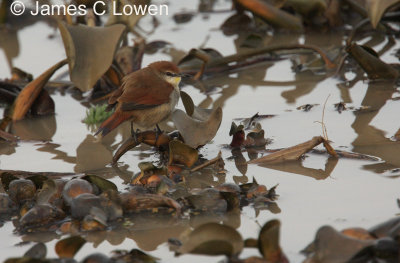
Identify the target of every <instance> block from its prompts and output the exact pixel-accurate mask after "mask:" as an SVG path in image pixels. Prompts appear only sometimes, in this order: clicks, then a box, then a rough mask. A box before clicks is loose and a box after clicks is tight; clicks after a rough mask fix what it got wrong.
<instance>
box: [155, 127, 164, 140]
mask: <svg viewBox="0 0 400 263" xmlns="http://www.w3.org/2000/svg"><path fill="white" fill-rule="evenodd" d="M162 133H163V131H162V130H161V129H160V126H158V124H156V144H157V141H158V137H159V136H160V135H161V134H162Z"/></svg>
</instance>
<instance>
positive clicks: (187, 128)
mask: <svg viewBox="0 0 400 263" xmlns="http://www.w3.org/2000/svg"><path fill="white" fill-rule="evenodd" d="M172 120H173V122H174V124H175V126H176V128H177V129H178V130H179V132H180V134H181V135H182V137H183V140H184V141H185V143H186V144H187V145H189V146H190V147H193V148H197V147H199V146H201V145H205V144H206V143H208V142H209V141H211V140H212V139H213V138H214V136H215V134H217V131H218V129H219V126H220V124H221V121H222V109H221V108H220V107H218V108H217V109H216V110H214V111H213V112H212V113H211V114H210V115H209V116H208V119H207V120H204V121H201V120H196V119H194V118H192V117H190V116H188V115H187V114H186V113H185V112H183V111H182V110H175V111H174V112H173V113H172Z"/></svg>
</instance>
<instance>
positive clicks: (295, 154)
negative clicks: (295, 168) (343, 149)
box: [248, 136, 324, 164]
mask: <svg viewBox="0 0 400 263" xmlns="http://www.w3.org/2000/svg"><path fill="white" fill-rule="evenodd" d="M323 141H324V138H323V137H322V136H315V137H313V138H312V139H311V140H309V141H306V142H303V143H301V144H297V145H295V146H292V147H289V148H285V149H282V150H280V151H277V152H274V153H271V154H269V155H267V156H264V157H261V158H258V159H254V160H251V161H249V162H248V163H255V164H264V163H278V162H284V161H294V160H298V159H300V158H301V157H302V156H303V154H305V153H307V152H309V151H310V150H312V149H313V148H314V147H315V146H317V145H319V144H320V143H322V142H323Z"/></svg>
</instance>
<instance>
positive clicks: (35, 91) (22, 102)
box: [11, 59, 67, 121]
mask: <svg viewBox="0 0 400 263" xmlns="http://www.w3.org/2000/svg"><path fill="white" fill-rule="evenodd" d="M65 64H67V60H66V59H64V60H62V61H60V62H58V63H57V64H55V65H54V66H52V67H51V68H49V69H48V70H46V71H45V72H44V73H42V75H40V76H39V77H37V78H36V79H34V80H32V81H31V82H30V83H28V84H27V85H26V86H25V87H24V88H23V89H22V91H21V92H20V93H19V95H18V97H17V99H16V100H15V102H14V106H13V113H12V117H11V118H12V119H13V120H14V121H17V120H21V119H23V118H24V117H25V115H26V113H27V112H28V110H29V109H30V108H31V106H32V104H33V103H34V102H35V100H36V98H37V97H38V96H39V94H40V92H41V91H42V89H43V87H44V85H46V83H47V81H49V79H50V77H51V76H52V75H53V74H54V72H56V71H57V70H58V69H59V68H61V67H62V66H64V65H65Z"/></svg>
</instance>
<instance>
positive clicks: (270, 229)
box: [258, 220, 288, 262]
mask: <svg viewBox="0 0 400 263" xmlns="http://www.w3.org/2000/svg"><path fill="white" fill-rule="evenodd" d="M280 226H281V223H280V222H279V220H271V221H269V222H267V223H266V224H265V225H264V226H263V228H262V229H261V231H260V234H259V236H258V249H259V250H260V253H261V254H262V255H263V256H264V258H265V259H266V260H267V261H268V262H285V261H284V260H285V259H286V257H285V255H284V254H283V252H282V249H281V247H280V245H279V228H280ZM286 262H288V261H287V259H286Z"/></svg>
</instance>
